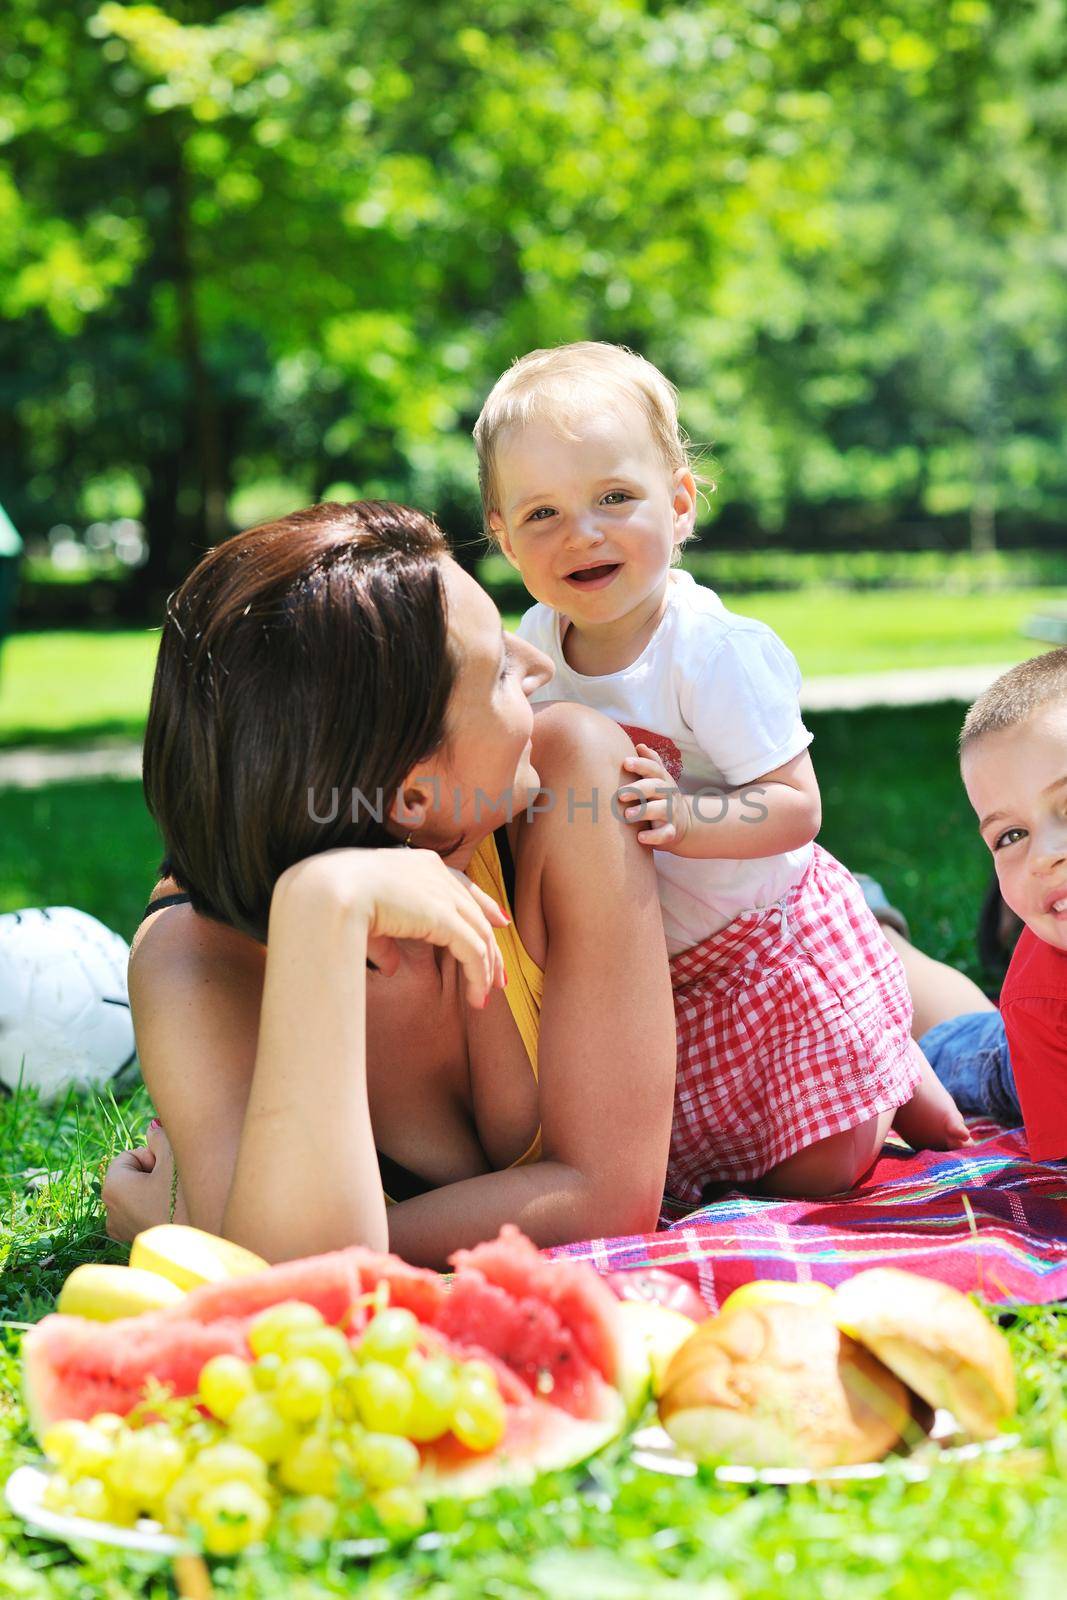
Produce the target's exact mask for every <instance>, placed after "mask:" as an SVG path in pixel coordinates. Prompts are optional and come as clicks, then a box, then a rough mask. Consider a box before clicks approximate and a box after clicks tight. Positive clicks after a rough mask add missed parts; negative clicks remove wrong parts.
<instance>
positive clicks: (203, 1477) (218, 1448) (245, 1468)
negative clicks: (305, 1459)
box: [190, 1440, 267, 1492]
mask: <svg viewBox="0 0 1067 1600" xmlns="http://www.w3.org/2000/svg"><path fill="white" fill-rule="evenodd" d="M190 1471H191V1474H192V1476H193V1478H194V1480H195V1481H196V1483H197V1484H198V1485H199V1487H200V1489H206V1488H210V1487H211V1485H213V1484H216V1483H247V1484H249V1485H250V1486H251V1487H252V1488H253V1489H258V1490H260V1491H261V1492H263V1491H265V1490H266V1487H267V1464H266V1462H265V1461H264V1460H263V1457H262V1456H259V1455H257V1454H256V1452H255V1451H254V1450H249V1449H248V1448H247V1447H246V1446H245V1445H241V1444H235V1443H234V1442H233V1441H232V1440H225V1441H224V1442H223V1443H222V1444H214V1445H212V1446H211V1447H210V1449H208V1450H202V1451H201V1452H200V1454H199V1455H198V1456H197V1458H196V1460H195V1461H194V1462H193V1464H192V1467H191V1469H190Z"/></svg>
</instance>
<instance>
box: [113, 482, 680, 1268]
mask: <svg viewBox="0 0 1067 1600" xmlns="http://www.w3.org/2000/svg"><path fill="white" fill-rule="evenodd" d="M550 672H551V666H550V664H549V663H548V662H547V660H546V659H545V658H544V657H543V656H541V655H540V653H539V652H538V651H536V650H534V649H533V648H532V647H531V646H529V645H527V644H524V643H523V642H522V641H521V640H519V639H516V638H513V637H510V636H508V635H505V634H504V633H503V631H502V628H501V624H500V617H499V614H498V613H497V611H496V608H495V607H494V606H493V604H492V602H491V600H490V599H489V597H488V596H487V595H486V594H485V593H484V591H483V590H481V589H480V588H479V587H478V585H477V584H476V583H475V582H474V580H473V579H471V578H470V577H469V576H468V575H467V574H466V573H464V572H463V571H462V569H461V568H460V567H459V566H458V565H457V564H456V563H455V562H453V561H452V560H451V559H450V558H449V556H448V553H447V547H446V545H445V542H444V539H443V537H442V535H441V534H440V532H439V530H438V529H437V528H436V527H435V526H434V525H433V524H432V523H431V522H430V521H429V520H428V519H427V518H425V517H423V516H422V515H421V514H419V513H418V512H415V511H411V510H408V509H405V508H403V507H399V506H392V505H386V504H375V503H366V502H357V503H355V504H353V505H349V506H340V505H324V506H316V507H312V508H310V509H309V510H306V511H302V512H298V513H296V514H295V515H294V516H291V517H286V518H284V519H282V520H281V521H279V522H276V523H272V524H268V525H266V526H265V527H262V528H257V529H253V530H251V531H250V532H248V533H245V534H242V535H239V536H238V537H237V538H234V539H232V540H229V541H227V542H226V543H225V544H223V545H220V546H219V547H218V548H217V549H215V550H214V551H212V552H210V553H209V554H208V555H207V556H206V557H205V559H204V560H203V561H202V562H201V563H200V565H199V566H198V567H197V568H196V570H195V571H194V572H193V573H192V574H191V575H190V577H189V578H188V579H187V580H186V582H185V584H184V585H183V586H182V588H181V589H180V590H179V591H178V593H177V595H176V596H175V597H174V599H173V601H172V604H171V606H170V608H169V610H168V616H167V620H166V622H165V624H164V628H163V636H162V640H161V645H160V656H159V663H158V666H157V671H156V680H155V685H154V689H153V695H152V704H151V709H150V712H149V723H148V730H147V735H146V741H145V791H146V795H147V798H148V803H149V807H150V809H151V811H152V813H153V815H154V816H155V818H156V820H157V822H158V823H159V826H160V829H161V832H162V835H163V839H164V843H165V846H166V850H167V859H168V869H167V870H168V871H169V872H170V874H171V877H170V878H169V879H165V880H164V881H163V882H162V883H161V884H159V885H158V886H157V890H156V892H155V896H154V900H153V906H155V907H156V908H157V909H154V910H153V909H152V908H151V907H150V913H151V914H149V915H147V917H146V920H145V922H144V923H143V924H142V927H141V930H140V932H139V934H138V937H137V939H136V940H135V943H134V948H133V953H132V957H131V963H130V996H131V1003H132V1006H133V1014H134V1022H135V1026H136V1030H137V1040H138V1047H139V1052H140V1058H141V1064H142V1070H143V1073H144V1077H145V1082H146V1084H147V1086H148V1089H149V1092H150V1093H151V1095H152V1099H153V1101H154V1103H155V1105H156V1107H157V1109H158V1111H159V1114H160V1116H161V1118H162V1121H163V1125H164V1126H165V1128H166V1132H167V1136H168V1139H169V1145H170V1146H172V1147H173V1152H174V1156H175V1158H176V1162H177V1170H178V1172H179V1173H180V1174H181V1194H180V1195H179V1196H178V1200H179V1203H182V1202H184V1208H185V1210H184V1212H183V1213H180V1214H187V1216H188V1219H189V1220H190V1221H191V1222H192V1223H194V1224H195V1225H196V1226H198V1227H203V1228H207V1229H210V1230H212V1231H215V1232H220V1233H222V1234H224V1235H225V1236H227V1237H229V1238H232V1239H235V1240H237V1241H239V1242H240V1243H242V1244H244V1245H247V1246H248V1247H249V1248H251V1249H253V1250H256V1251H258V1252H259V1253H260V1254H262V1255H264V1256H266V1257H268V1258H269V1259H272V1260H278V1259H284V1258H288V1257H293V1256H299V1255H304V1254H308V1253H312V1252H315V1251H320V1250H327V1249H331V1248H334V1247H338V1246H341V1245H345V1244H350V1243H353V1242H357V1241H358V1242H363V1243H366V1244H368V1245H370V1246H372V1247H374V1248H385V1247H386V1245H387V1244H388V1246H389V1247H390V1248H392V1249H394V1250H396V1251H397V1252H398V1253H399V1254H401V1255H403V1256H404V1257H406V1258H407V1259H408V1260H411V1261H415V1262H419V1263H423V1264H427V1265H433V1266H439V1265H441V1264H442V1263H443V1262H444V1261H445V1260H446V1259H447V1257H448V1255H449V1254H450V1252H451V1251H453V1250H455V1249H456V1248H457V1247H459V1246H463V1245H469V1244H473V1243H474V1242H475V1241H477V1240H479V1239H483V1238H485V1237H487V1236H491V1235H493V1234H495V1233H496V1231H497V1229H498V1228H499V1226H500V1224H501V1223H502V1222H504V1221H509V1220H510V1221H514V1222H516V1223H518V1225H519V1226H520V1227H521V1228H523V1229H524V1230H525V1232H527V1233H528V1234H529V1235H530V1236H531V1237H532V1238H533V1239H534V1240H535V1241H536V1242H537V1243H538V1244H541V1245H550V1244H556V1243H560V1242H563V1241H566V1240H572V1239H578V1238H582V1237H590V1236H596V1235H600V1234H615V1233H625V1232H631V1231H646V1230H649V1229H651V1228H653V1227H654V1226H655V1223H656V1218H657V1214H658V1208H659V1202H660V1197H661V1193H662V1188H663V1178H664V1171H665V1167H666V1159H667V1147H668V1142H669V1137H670V1124H671V1107H672V1097H673V1087H674V1055H675V1043H674V1039H675V1035H674V1020H673V1009H672V1003H671V992H670V982H669V976H668V969H667V958H666V952H665V949H664V944H663V938H662V933H661V929H660V922H659V913H658V905H657V898H656V889H655V881H654V872H653V867H652V863H651V861H650V860H649V859H648V858H647V857H646V856H645V855H644V853H643V852H642V851H641V848H640V846H639V845H636V843H635V841H634V839H633V837H632V834H631V833H630V832H629V830H627V829H626V828H625V826H624V824H623V823H621V822H620V821H619V820H617V819H616V817H615V816H614V814H613V812H612V809H611V806H610V798H611V796H612V795H613V794H614V792H615V790H616V788H617V787H618V775H619V770H620V763H621V760H622V759H623V757H624V756H625V754H626V753H627V751H628V750H629V743H628V741H627V740H626V737H625V735H624V734H622V732H621V731H620V730H619V729H618V728H616V727H615V726H614V725H613V724H611V723H609V722H608V721H607V720H606V719H603V718H601V717H599V716H598V715H597V714H596V713H591V712H585V711H583V710H581V709H580V708H577V707H573V706H566V707H546V708H545V709H544V710H543V711H541V712H539V713H538V716H537V718H536V723H535V719H534V715H533V712H532V710H531V707H530V705H529V699H528V697H529V695H531V694H532V693H533V691H534V690H535V689H536V688H537V687H538V686H539V685H540V684H542V683H543V682H544V681H545V679H546V677H547V675H548V674H549V673H550ZM408 843H410V844H411V845H412V846H414V847H415V848H411V849H403V848H401V846H403V845H404V844H408ZM509 855H510V856H511V857H512V859H513V866H514V888H513V894H512V895H511V896H510V901H511V910H512V912H513V916H514V925H513V928H508V927H507V925H506V918H505V916H504V915H503V914H502V913H501V912H500V911H499V910H498V909H497V907H498V906H499V905H501V904H503V902H504V901H505V899H506V898H509V897H508V896H507V895H506V890H505V879H506V874H505V871H504V868H505V867H506V864H507V857H508V856H509ZM450 869H453V870H450ZM461 873H463V874H467V873H469V874H470V877H471V879H473V880H476V882H477V883H478V884H479V885H480V887H474V886H472V883H471V882H470V881H468V879H467V877H465V876H461V875H460V874H461ZM164 902H165V903H164ZM495 928H498V929H500V930H501V936H500V938H501V944H502V945H503V946H505V948H507V947H508V941H509V939H510V954H509V957H508V972H507V977H505V975H504V965H503V962H502V960H501V953H500V949H499V948H498V944H497V940H496V936H495V934H494V929H495ZM368 967H370V969H371V970H368ZM542 973H543V996H540V995H539V993H538V990H539V988H540V986H541V974H542ZM508 979H510V981H511V985H512V986H513V989H514V990H521V994H519V995H517V996H516V994H515V993H512V992H511V991H506V990H505V988H504V984H505V983H506V982H507V981H508ZM509 996H510V998H511V1004H509ZM376 1147H377V1150H378V1151H380V1152H383V1153H384V1154H383V1156H382V1167H381V1171H382V1172H384V1174H385V1177H386V1187H387V1188H388V1187H389V1185H390V1184H391V1183H393V1182H394V1180H396V1182H395V1185H394V1186H396V1187H401V1188H404V1190H405V1192H406V1193H407V1194H408V1195H409V1197H408V1198H400V1196H399V1195H394V1196H392V1198H394V1199H396V1200H397V1202H398V1203H396V1204H393V1205H391V1206H389V1208H388V1212H387V1209H386V1198H385V1192H384V1191H383V1182H382V1177H381V1176H380V1169H379V1161H378V1158H377V1155H376ZM156 1156H158V1158H159V1159H156V1160H154V1157H156ZM168 1158H169V1148H168V1145H167V1142H166V1141H164V1140H163V1139H162V1136H161V1134H160V1133H159V1132H156V1133H155V1134H154V1135H153V1136H151V1138H150V1146H149V1151H148V1153H144V1152H131V1153H129V1154H127V1155H126V1156H125V1157H120V1158H119V1159H118V1161H117V1162H115V1163H113V1164H112V1167H111V1169H110V1171H109V1173H108V1177H107V1180H106V1182H105V1188H104V1200H105V1204H106V1205H107V1207H108V1214H109V1229H110V1231H111V1232H112V1233H113V1234H114V1235H115V1236H116V1237H130V1236H132V1234H133V1233H134V1232H136V1231H137V1229H138V1228H140V1227H142V1226H147V1225H149V1224H150V1223H151V1222H153V1221H159V1220H162V1218H163V1217H164V1216H165V1215H166V1214H167V1209H168V1202H169V1200H170V1198H171V1194H170V1190H171V1184H170V1181H169V1161H168ZM420 1191H421V1192H420Z"/></svg>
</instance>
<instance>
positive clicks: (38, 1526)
mask: <svg viewBox="0 0 1067 1600" xmlns="http://www.w3.org/2000/svg"><path fill="white" fill-rule="evenodd" d="M51 1475H52V1472H51V1468H50V1467H49V1466H48V1464H47V1463H46V1462H41V1463H40V1464H34V1463H30V1464H29V1465H27V1466H24V1467H16V1468H15V1470H14V1472H13V1473H12V1474H11V1476H10V1478H8V1480H7V1484H6V1485H5V1488H4V1494H5V1496H6V1498H7V1503H8V1505H9V1506H10V1507H11V1510H12V1511H13V1512H14V1513H15V1515H16V1517H18V1518H20V1520H21V1521H23V1522H25V1523H26V1524H27V1526H28V1527H31V1528H34V1529H35V1530H36V1531H37V1532H38V1533H46V1534H48V1535H49V1537H50V1538H52V1539H61V1540H62V1541H63V1543H64V1544H75V1545H76V1544H107V1545H114V1546H115V1547H117V1548H118V1549H120V1550H139V1551H141V1553H142V1554H145V1555H154V1556H186V1555H192V1554H194V1553H195V1551H194V1547H193V1546H192V1545H191V1544H188V1543H186V1541H185V1540H184V1539H176V1538H175V1537H174V1536H173V1534H169V1533H164V1532H163V1529H162V1528H161V1527H160V1525H159V1523H158V1522H153V1521H152V1520H151V1519H150V1518H148V1517H142V1518H141V1519H140V1521H139V1522H137V1523H136V1524H135V1525H134V1526H133V1527H132V1528H120V1527H119V1526H118V1525H117V1524H116V1523H114V1522H90V1521H89V1519H88V1518H87V1517H72V1516H69V1515H68V1514H66V1513H65V1512H62V1511H51V1510H49V1508H48V1507H47V1506H46V1505H45V1504H44V1492H45V1489H46V1488H47V1486H48V1480H49V1478H50V1477H51ZM445 1542H446V1535H443V1534H440V1533H421V1534H419V1536H418V1538H417V1539H415V1540H414V1541H413V1543H414V1547H415V1549H416V1550H436V1549H437V1548H438V1547H439V1546H440V1545H442V1544H444V1543H445ZM335 1548H336V1549H337V1550H338V1551H339V1553H341V1554H342V1555H345V1556H350V1557H352V1558H353V1559H354V1560H357V1561H369V1560H370V1558H371V1557H372V1556H380V1555H384V1554H385V1552H386V1551H388V1550H391V1549H392V1548H393V1546H392V1545H391V1544H390V1542H389V1540H388V1539H345V1540H343V1541H341V1542H339V1543H338V1544H337V1545H336V1546H335Z"/></svg>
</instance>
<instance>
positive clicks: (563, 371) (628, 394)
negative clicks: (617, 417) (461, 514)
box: [474, 339, 696, 539]
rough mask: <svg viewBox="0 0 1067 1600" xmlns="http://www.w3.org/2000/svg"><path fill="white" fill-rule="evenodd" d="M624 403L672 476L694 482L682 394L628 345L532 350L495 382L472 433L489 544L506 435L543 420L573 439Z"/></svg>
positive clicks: (588, 343)
mask: <svg viewBox="0 0 1067 1600" xmlns="http://www.w3.org/2000/svg"><path fill="white" fill-rule="evenodd" d="M620 396H623V397H625V398H627V399H630V400H633V401H634V402H635V403H636V404H637V405H638V406H639V407H640V409H641V411H642V412H643V413H644V416H645V418H646V420H647V422H648V426H649V431H650V432H651V434H652V439H653V442H654V443H655V445H656V448H657V449H658V450H659V452H660V454H661V456H662V457H663V461H664V464H665V465H666V467H667V468H668V470H669V471H670V472H672V473H674V472H677V471H678V470H679V468H684V469H685V470H687V471H689V472H692V473H693V475H694V477H696V472H695V470H694V464H693V460H692V457H691V453H690V445H689V440H688V438H687V437H686V434H685V432H684V431H683V429H682V427H681V425H680V424H679V422H678V391H677V389H676V388H675V387H674V384H673V383H671V382H670V380H669V379H667V378H665V377H664V376H663V373H662V372H660V370H659V368H658V367H654V366H653V365H652V363H651V361H646V360H645V358H644V356H639V355H635V354H634V352H633V351H632V350H627V349H625V347H624V346H623V345H620V344H598V343H596V342H594V341H593V340H591V339H583V340H581V341H580V342H579V343H577V344H563V345H559V346H557V347H556V349H554V350H531V351H530V353H529V355H525V356H522V357H520V359H519V360H518V361H516V362H514V363H513V364H512V366H510V367H509V368H508V370H507V372H505V373H504V375H503V376H502V377H501V378H498V379H497V381H496V383H495V384H494V385H493V388H492V390H491V391H490V393H489V398H488V399H487V400H486V402H485V405H484V406H483V407H482V413H481V416H480V417H479V418H478V421H477V422H476V423H475V425H474V443H475V445H476V446H477V450H478V485H479V488H480V489H481V493H482V522H483V526H484V528H485V532H486V536H487V537H488V538H490V539H492V538H495V534H494V532H493V530H492V528H491V526H490V522H489V519H490V517H491V516H492V515H493V514H494V513H496V514H497V515H499V513H500V485H499V482H498V481H497V475H496V450H497V444H498V442H499V440H500V435H501V434H502V433H504V432H505V431H506V430H507V429H508V428H524V427H526V426H527V424H528V423H530V422H531V421H532V420H533V419H534V418H535V417H540V418H545V419H547V420H548V421H550V422H551V423H552V425H553V427H555V428H558V429H559V432H560V434H561V436H562V437H563V438H569V437H571V435H570V433H569V428H570V427H571V426H573V424H574V423H576V422H577V421H579V420H580V419H581V418H582V417H583V416H588V414H589V411H590V409H591V407H592V406H594V405H600V406H614V405H616V404H617V403H618V400H619V397H620Z"/></svg>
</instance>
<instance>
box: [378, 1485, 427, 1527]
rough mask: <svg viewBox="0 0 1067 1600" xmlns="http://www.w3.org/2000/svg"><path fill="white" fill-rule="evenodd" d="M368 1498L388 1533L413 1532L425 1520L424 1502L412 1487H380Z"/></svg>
mask: <svg viewBox="0 0 1067 1600" xmlns="http://www.w3.org/2000/svg"><path fill="white" fill-rule="evenodd" d="M369 1499H370V1503H371V1505H372V1506H373V1507H374V1509H375V1511H376V1512H377V1513H378V1515H379V1517H380V1518H381V1520H382V1523H383V1525H384V1526H385V1527H386V1528H387V1529H388V1530H389V1531H390V1533H414V1532H415V1530H416V1529H417V1528H421V1527H422V1526H423V1524H424V1523H425V1521H426V1502H425V1500H423V1498H422V1496H421V1495H420V1494H418V1493H416V1491H415V1490H414V1489H411V1488H408V1487H404V1488H397V1489H380V1490H378V1492H377V1493H376V1494H372V1495H370V1496H369Z"/></svg>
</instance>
